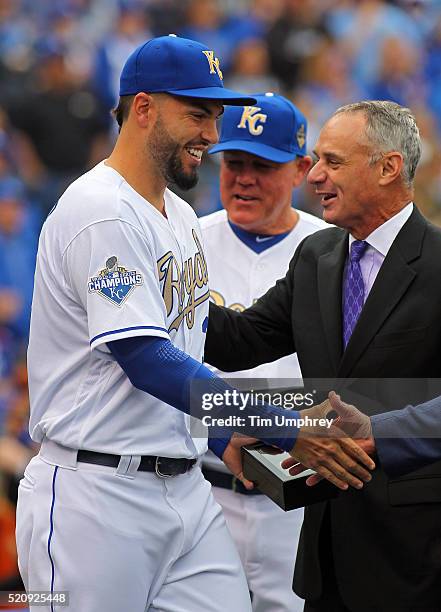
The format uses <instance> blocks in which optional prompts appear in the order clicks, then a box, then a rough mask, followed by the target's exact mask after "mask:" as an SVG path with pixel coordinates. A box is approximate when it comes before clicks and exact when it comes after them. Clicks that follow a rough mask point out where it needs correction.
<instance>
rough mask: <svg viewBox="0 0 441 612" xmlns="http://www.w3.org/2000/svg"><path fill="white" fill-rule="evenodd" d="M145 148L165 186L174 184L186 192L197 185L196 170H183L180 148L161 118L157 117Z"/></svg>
mask: <svg viewBox="0 0 441 612" xmlns="http://www.w3.org/2000/svg"><path fill="white" fill-rule="evenodd" d="M147 147H148V149H149V152H150V155H151V156H152V158H153V159H154V160H155V162H156V164H157V166H158V169H159V171H160V172H161V174H162V175H163V177H164V178H165V180H166V182H167V185H169V184H174V185H176V186H177V187H179V188H180V189H183V190H185V191H187V190H188V189H191V188H192V187H194V186H195V185H196V184H197V182H198V180H199V177H198V174H197V169H196V168H193V169H191V170H189V171H185V170H184V167H183V165H182V160H181V155H182V148H181V146H180V145H179V144H178V143H177V142H176V141H175V140H173V138H172V137H171V136H170V134H169V133H168V131H167V129H166V127H165V124H164V122H163V120H162V117H161V116H158V119H157V121H156V125H155V128H154V130H153V131H152V134H151V137H150V140H149V141H148V142H147Z"/></svg>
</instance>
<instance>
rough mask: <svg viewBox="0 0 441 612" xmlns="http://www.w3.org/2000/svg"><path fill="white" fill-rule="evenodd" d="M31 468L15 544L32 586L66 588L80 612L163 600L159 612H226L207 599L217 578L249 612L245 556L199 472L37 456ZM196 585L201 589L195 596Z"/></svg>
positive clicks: (140, 608) (139, 609)
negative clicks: (127, 473)
mask: <svg viewBox="0 0 441 612" xmlns="http://www.w3.org/2000/svg"><path fill="white" fill-rule="evenodd" d="M27 472H28V474H29V478H31V479H32V481H33V483H34V484H33V485H30V486H29V487H28V490H26V488H25V484H22V485H21V487H20V498H19V504H18V508H17V513H18V522H17V542H18V551H19V557H20V568H21V570H22V572H23V577H24V579H25V583H26V587H27V588H28V589H30V590H50V589H51V586H53V589H54V590H55V591H60V590H63V591H64V590H65V591H69V595H70V609H71V610H75V611H81V612H102V611H103V610H105V611H106V612H122V611H128V610H130V612H145V610H147V609H154V607H151V606H152V602H153V601H156V600H158V601H160V604H161V606H160V607H159V609H160V610H161V612H162V611H164V612H165V611H168V610H170V611H172V610H173V611H174V610H179V612H207V611H210V612H211V611H213V612H218V611H219V612H220V611H221V610H222V611H224V610H225V608H224V606H223V604H222V600H221V599H218V600H217V604H216V605H213V607H211V608H210V607H208V606H207V605H206V600H207V601H208V599H209V598H210V597H211V593H212V592H216V589H218V586H217V585H218V583H219V584H220V585H222V588H223V589H225V590H231V591H232V592H234V595H232V596H231V606H230V609H231V610H235V611H236V610H237V611H238V612H239V611H240V612H241V611H242V610H243V611H244V612H249V611H250V610H251V608H250V604H249V603H247V599H248V602H249V598H248V590H247V586H246V581H245V577H244V575H243V572H242V569H241V565H240V560H239V558H238V555H237V553H236V551H235V548H234V545H233V543H232V541H231V538H230V537H229V534H228V532H227V529H226V527H225V523H224V520H223V517H222V516H221V514H220V511H219V507H218V506H217V504H216V503H215V502H214V500H213V497H212V495H211V493H210V487H209V485H208V483H206V482H205V480H204V479H203V477H202V475H201V473H200V470H199V468H195V469H193V470H192V471H191V472H190V473H189V474H185V475H182V476H178V477H175V478H170V479H160V478H158V477H157V476H156V475H155V474H152V473H145V472H137V473H136V474H135V477H134V478H133V479H132V478H127V477H121V476H118V475H116V470H114V469H112V468H106V467H102V466H95V465H89V464H86V463H81V464H78V469H77V470H71V469H66V468H61V467H58V468H57V467H55V466H53V465H49V464H47V463H45V462H44V461H43V460H42V459H41V458H40V457H37V458H35V459H34V460H33V461H32V462H31V464H30V466H28V468H27ZM26 486H27V485H26ZM29 520H30V521H31V523H30V524H31V525H32V527H31V528H29V523H28V521H29ZM186 585H189V587H187V586H186ZM193 586H194V588H196V589H200V591H201V592H200V593H199V591H197V592H195V594H194V597H192V589H193ZM178 597H182V599H178ZM185 597H187V599H185ZM175 598H176V599H175ZM155 605H156V604H155ZM65 609H66V608H61V607H57V606H54V607H53V611H52V609H51V607H50V606H47V607H38V608H35V611H34V610H33V609H32V607H31V612H63V610H65Z"/></svg>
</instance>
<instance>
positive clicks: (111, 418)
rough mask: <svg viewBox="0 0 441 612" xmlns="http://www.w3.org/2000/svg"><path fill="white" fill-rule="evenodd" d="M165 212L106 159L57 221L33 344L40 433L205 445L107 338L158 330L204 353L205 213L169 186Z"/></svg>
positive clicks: (74, 443)
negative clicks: (118, 357) (144, 387)
mask: <svg viewBox="0 0 441 612" xmlns="http://www.w3.org/2000/svg"><path fill="white" fill-rule="evenodd" d="M165 211H166V214H167V218H166V217H164V216H163V215H162V214H161V213H160V212H159V211H158V210H157V209H156V208H155V207H154V206H152V205H150V204H149V203H148V202H147V201H146V200H145V199H144V198H142V197H141V196H140V195H139V194H138V193H137V192H136V191H135V190H134V189H133V188H132V187H130V185H129V184H128V183H127V182H126V181H125V180H124V179H123V177H122V176H121V175H120V174H119V173H118V172H116V171H115V170H113V169H112V168H110V167H109V166H107V165H106V164H105V163H104V162H101V163H100V164H98V165H97V166H96V167H95V168H93V169H92V170H91V171H90V172H88V173H87V174H85V175H83V176H82V177H80V178H79V179H78V180H77V181H75V182H74V183H73V184H72V185H71V186H70V187H69V188H68V189H67V191H66V192H65V193H64V195H63V196H62V197H61V199H60V201H59V203H58V205H57V206H56V208H55V209H54V211H53V212H52V213H51V214H50V215H49V217H48V219H47V220H46V222H45V224H44V226H43V230H42V233H41V236H40V243H39V249H38V256H37V268H36V275H35V289H34V298H33V306H32V319H31V331H30V342H29V351H28V364H29V390H30V399H31V417H30V432H31V436H32V438H33V439H34V440H35V441H37V442H41V440H42V439H43V437H44V436H47V437H48V438H50V439H51V440H54V441H55V442H58V443H59V444H63V445H65V446H68V447H70V448H83V449H88V450H93V451H98V452H104V453H117V454H121V455H131V454H133V455H161V456H165V457H187V458H190V457H196V456H199V455H200V454H202V453H203V452H204V451H205V450H206V448H207V445H206V439H205V438H195V439H193V438H192V437H191V435H190V432H189V424H190V417H189V416H187V415H185V414H184V413H182V412H181V411H179V410H177V409H175V408H173V407H172V406H169V405H168V404H165V403H163V402H161V401H160V400H158V399H156V398H155V397H153V396H151V395H149V394H147V393H145V392H144V391H139V390H138V389H136V388H135V387H133V386H132V384H131V382H130V381H129V379H128V378H127V376H126V375H125V373H124V372H123V370H122V369H121V367H120V366H119V364H118V363H117V362H116V361H115V359H114V358H113V356H112V355H111V353H110V351H109V349H108V347H107V345H106V343H107V342H109V341H111V340H118V339H121V338H128V337H131V336H157V337H160V338H169V339H170V340H171V341H172V342H173V344H174V345H175V346H177V347H178V348H180V349H182V350H183V351H185V352H186V353H188V354H189V355H191V356H192V357H194V358H195V359H197V360H201V358H202V352H203V345H204V340H205V333H204V332H205V328H206V325H207V315H208V298H209V291H208V276H207V266H206V262H205V258H204V253H203V251H202V247H201V233H200V229H199V225H198V220H197V218H196V215H195V214H194V212H193V210H192V209H191V207H190V206H189V205H188V204H187V203H185V202H184V201H183V200H181V199H180V198H179V197H178V196H176V195H175V194H173V193H172V192H171V191H169V190H166V193H165ZM146 376H148V373H146Z"/></svg>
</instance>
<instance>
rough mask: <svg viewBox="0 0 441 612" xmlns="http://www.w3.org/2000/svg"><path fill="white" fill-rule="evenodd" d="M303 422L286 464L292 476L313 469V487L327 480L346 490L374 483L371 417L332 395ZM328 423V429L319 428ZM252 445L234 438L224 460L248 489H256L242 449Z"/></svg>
mask: <svg viewBox="0 0 441 612" xmlns="http://www.w3.org/2000/svg"><path fill="white" fill-rule="evenodd" d="M331 416H332V417H333V419H332V424H331V426H329V418H330V417H331ZM300 420H301V421H302V422H303V423H305V424H303V425H302V426H301V427H300V428H299V433H298V435H297V439H296V443H295V444H294V447H293V448H292V450H291V451H290V455H291V457H290V458H288V459H285V461H283V462H282V467H283V468H285V469H288V470H289V472H290V474H291V475H293V476H294V475H297V474H300V473H301V472H303V471H304V470H306V469H312V470H314V471H315V472H316V474H314V475H313V476H310V477H309V478H308V479H307V481H306V483H307V484H308V485H309V486H313V485H315V484H317V483H318V482H320V480H322V479H323V478H325V479H326V480H329V481H330V482H331V483H332V484H334V485H335V486H337V487H338V488H339V489H342V490H346V489H347V488H348V487H349V486H352V487H354V488H356V489H361V488H362V487H363V483H365V482H369V481H370V480H371V475H370V471H371V470H373V469H374V468H375V463H374V462H373V461H372V459H371V458H370V457H369V455H373V454H374V452H375V442H374V439H373V436H372V427H371V421H370V418H369V417H368V416H366V415H365V414H363V413H362V412H360V411H359V410H358V409H357V408H356V407H355V406H352V405H350V404H346V403H345V402H343V401H342V400H341V398H340V396H339V395H337V394H336V393H335V392H334V391H331V392H330V393H329V396H328V399H327V400H326V401H324V402H322V403H321V404H318V405H316V406H312V407H311V408H306V409H304V410H300ZM326 420H327V426H322V425H317V423H322V422H326ZM252 442H256V440H255V439H254V438H244V437H243V436H240V435H237V434H234V436H233V437H232V439H231V441H230V444H229V446H228V447H227V448H226V450H225V453H224V455H223V457H222V458H223V461H224V462H225V464H226V465H227V467H228V468H229V469H230V470H231V471H232V472H233V474H235V475H236V476H237V477H238V478H239V479H240V480H241V481H242V482H243V484H244V485H245V487H246V488H247V489H252V488H253V486H254V485H253V483H252V482H251V481H249V480H247V479H246V478H245V477H244V476H243V473H242V465H241V460H240V448H241V447H242V446H244V445H245V444H250V443H252Z"/></svg>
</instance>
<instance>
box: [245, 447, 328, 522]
mask: <svg viewBox="0 0 441 612" xmlns="http://www.w3.org/2000/svg"><path fill="white" fill-rule="evenodd" d="M276 453H277V451H275V449H274V447H273V446H267V445H265V444H262V443H260V442H259V443H257V444H251V445H249V446H243V447H242V461H243V474H244V476H245V478H248V480H252V481H253V482H254V483H255V485H256V486H257V488H258V489H259V491H261V492H262V493H264V494H265V495H267V496H268V497H269V498H270V499H272V500H273V501H274V502H275V503H276V504H277V505H278V506H280V507H281V508H282V510H285V511H287V510H294V509H295V508H303V507H304V506H309V505H311V504H316V503H318V502H322V501H326V500H328V499H332V498H334V497H337V496H338V495H339V492H340V490H339V489H337V487H336V486H334V485H333V484H331V483H330V482H328V481H327V480H322V481H321V482H319V483H318V484H316V485H315V486H313V487H308V486H307V485H306V479H307V478H308V476H310V475H311V474H313V473H314V472H313V471H312V470H307V471H305V472H303V473H302V474H299V475H298V476H291V475H290V474H289V472H288V470H284V469H283V468H282V467H280V463H281V462H282V461H283V459H285V458H287V457H289V454H288V453H277V454H276Z"/></svg>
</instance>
